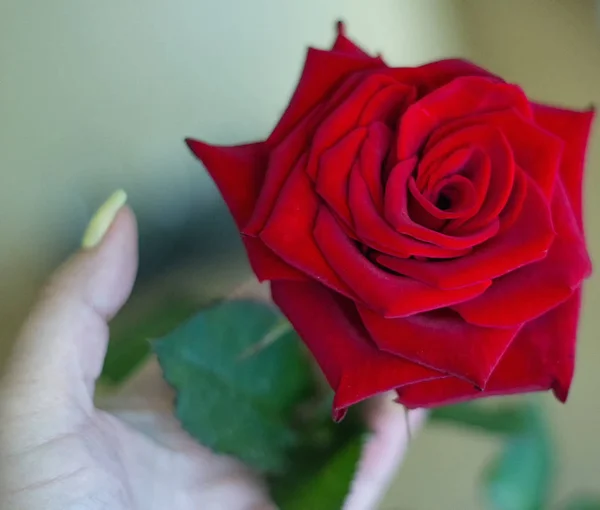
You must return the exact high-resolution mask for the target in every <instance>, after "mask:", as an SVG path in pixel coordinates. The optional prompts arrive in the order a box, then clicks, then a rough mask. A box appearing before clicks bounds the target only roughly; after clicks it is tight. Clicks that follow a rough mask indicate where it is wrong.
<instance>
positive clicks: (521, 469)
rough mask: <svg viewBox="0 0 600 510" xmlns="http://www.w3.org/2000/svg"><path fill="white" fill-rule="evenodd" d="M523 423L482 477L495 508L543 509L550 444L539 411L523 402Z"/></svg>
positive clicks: (550, 468) (547, 490)
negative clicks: (522, 426)
mask: <svg viewBox="0 0 600 510" xmlns="http://www.w3.org/2000/svg"><path fill="white" fill-rule="evenodd" d="M523 412H524V413H525V426H524V428H523V430H522V431H520V432H519V433H516V434H514V435H513V436H510V437H509V438H508V439H507V440H506V443H505V446H504V448H503V451H502V453H501V455H500V457H499V458H498V459H497V460H496V461H495V462H494V463H493V464H492V466H491V467H490V468H489V469H488V470H487V473H486V475H485V477H484V484H485V486H484V490H485V495H486V499H487V500H488V501H489V503H490V505H491V508H494V509H496V510H545V509H546V508H547V503H548V499H549V495H550V488H551V482H552V477H553V460H554V459H553V455H552V444H551V438H550V436H549V433H548V430H547V427H546V424H545V422H544V415H543V413H542V410H541V409H540V408H539V407H538V406H535V405H533V404H526V405H525V406H524V408H523Z"/></svg>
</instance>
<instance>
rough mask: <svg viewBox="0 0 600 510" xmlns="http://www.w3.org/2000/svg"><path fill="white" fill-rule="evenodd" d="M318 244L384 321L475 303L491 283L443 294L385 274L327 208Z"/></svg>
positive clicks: (321, 216) (319, 225) (319, 226)
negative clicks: (473, 299)
mask: <svg viewBox="0 0 600 510" xmlns="http://www.w3.org/2000/svg"><path fill="white" fill-rule="evenodd" d="M314 238H315V241H316V243H317V245H318V247H319V249H320V251H321V253H322V254H323V256H324V257H325V260H326V261H327V262H328V264H329V265H330V266H331V267H332V268H333V269H334V271H335V272H336V273H337V274H338V276H339V278H340V279H341V280H342V281H344V283H346V284H347V285H348V286H349V287H350V288H351V289H352V290H353V291H354V293H355V294H356V295H357V296H358V297H359V298H360V300H361V301H362V302H364V303H365V304H366V306H368V307H369V308H370V309H372V310H375V311H376V312H377V313H379V314H381V315H383V316H385V317H405V316H407V315H413V314H415V313H421V312H425V311H429V310H434V309H437V308H441V307H445V306H449V305H451V304H454V303H460V302H462V301H465V300H468V299H472V298H473V297H475V296H478V295H480V294H481V293H482V292H484V291H485V289H487V288H488V286H489V282H484V283H480V284H477V285H474V286H471V287H463V288H461V289H456V290H440V289H437V288H435V287H431V286H429V285H426V284H424V283H421V282H419V281H417V280H414V279H412V278H406V277H404V276H398V275H394V274H391V273H388V272H386V271H383V270H382V269H380V268H379V267H377V266H376V265H375V264H373V263H372V262H371V261H369V260H368V259H367V258H366V257H365V256H364V255H363V253H361V251H360V250H359V249H358V247H357V246H356V245H355V244H354V243H353V242H352V241H351V240H350V239H349V238H348V237H347V236H346V234H345V233H344V232H343V230H342V229H341V228H340V226H339V224H338V223H337V221H336V219H335V218H334V217H333V216H332V214H331V213H330V212H329V211H328V210H327V208H326V207H323V206H322V207H320V208H319V212H318V215H317V220H316V223H315V230H314Z"/></svg>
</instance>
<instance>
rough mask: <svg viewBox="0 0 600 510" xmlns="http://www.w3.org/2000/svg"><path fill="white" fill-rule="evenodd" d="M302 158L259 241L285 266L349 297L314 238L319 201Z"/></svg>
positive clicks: (350, 293)
mask: <svg viewBox="0 0 600 510" xmlns="http://www.w3.org/2000/svg"><path fill="white" fill-rule="evenodd" d="M305 162H306V157H304V158H302V159H301V160H300V161H299V162H298V165H297V166H296V168H295V170H294V171H293V172H292V174H291V175H290V178H289V179H288V180H287V182H286V183H285V186H284V187H283V189H282V190H281V194H280V195H279V197H278V200H277V203H276V204H275V207H274V208H273V212H272V213H271V216H270V217H269V219H268V220H267V222H266V224H265V227H264V228H263V230H262V231H261V233H260V234H259V237H260V239H261V240H262V241H263V242H264V243H265V245H267V247H269V248H270V249H271V250H273V251H274V252H275V254H276V255H278V256H279V257H280V258H281V259H283V260H284V261H285V262H286V263H288V264H289V265H291V266H293V267H294V268H296V269H299V270H300V271H301V272H303V273H306V274H307V275H309V276H310V277H312V278H315V279H316V280H318V281H320V282H322V283H324V284H326V285H328V286H330V287H331V288H332V289H334V290H336V291H337V292H340V293H341V294H344V295H346V296H349V297H355V295H354V293H353V292H352V291H351V290H350V288H349V287H348V286H347V285H346V284H345V283H344V282H343V281H342V280H341V279H340V278H339V277H338V276H337V274H336V273H335V272H334V271H333V269H332V268H331V267H330V266H329V264H328V263H327V261H326V260H325V258H324V257H323V255H322V254H321V251H320V250H319V248H318V246H317V245H316V243H315V241H314V238H313V233H312V230H313V225H314V222H315V219H316V216H317V211H318V207H319V198H318V197H317V194H316V193H315V191H314V189H313V188H312V183H311V181H310V179H309V178H308V176H307V175H306V173H305V172H304V163H305Z"/></svg>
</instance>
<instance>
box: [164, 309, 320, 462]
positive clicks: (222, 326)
mask: <svg viewBox="0 0 600 510" xmlns="http://www.w3.org/2000/svg"><path fill="white" fill-rule="evenodd" d="M153 348H154V351H155V352H156V354H157V355H158V360H159V362H160V364H161V366H162V369H163V372H164V376H165V379H166V380H167V381H168V382H169V383H170V384H171V385H172V386H173V387H174V388H175V390H176V391H177V405H176V414H177V416H178V418H179V420H180V421H181V423H182V426H183V427H184V429H185V430H187V431H188V432H189V433H190V434H191V435H192V436H194V437H195V438H196V439H197V440H198V441H199V442H200V443H202V444H203V445H205V446H208V447H209V448H212V449H213V450H214V451H216V452H219V453H225V454H231V455H235V456H236V457H238V458H239V459H241V460H242V461H244V462H246V463H247V464H249V465H250V466H252V467H254V468H255V469H258V470H260V471H263V472H271V473H273V472H282V471H283V470H285V469H286V467H288V460H289V458H288V453H289V451H290V449H291V448H292V447H293V446H294V445H296V444H297V442H298V440H299V435H298V433H297V432H296V431H295V430H294V429H293V427H292V419H293V413H294V410H295V408H296V407H297V405H298V404H299V403H300V402H301V401H302V400H303V399H304V398H305V397H306V396H307V395H308V393H309V392H310V389H311V386H312V384H311V382H312V380H311V379H312V372H311V370H310V366H309V361H308V359H307V357H305V355H304V352H303V351H302V349H301V342H300V341H299V340H298V339H297V336H296V334H295V333H294V331H293V330H292V328H291V326H289V325H287V323H286V322H284V321H282V319H281V317H280V316H279V315H278V314H277V313H276V312H275V311H274V310H273V309H272V308H271V307H270V306H267V305H264V304H260V303H256V302H252V301H230V302H226V303H222V304H220V305H217V306H214V307H212V308H210V309H208V310H205V311H203V312H201V313H199V314H197V315H196V316H195V317H194V318H193V319H191V320H190V321H188V322H187V323H185V324H184V325H182V326H181V327H179V328H177V329H176V330H175V331H173V332H172V333H170V334H168V335H167V336H166V337H164V338H162V339H161V340H158V341H156V342H154V343H153Z"/></svg>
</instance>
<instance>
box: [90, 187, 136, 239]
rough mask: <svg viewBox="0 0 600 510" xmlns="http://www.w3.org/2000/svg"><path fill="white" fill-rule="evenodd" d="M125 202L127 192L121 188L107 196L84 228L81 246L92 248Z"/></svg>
mask: <svg viewBox="0 0 600 510" xmlns="http://www.w3.org/2000/svg"><path fill="white" fill-rule="evenodd" d="M125 202H127V193H125V191H123V190H122V189H119V190H117V191H115V192H114V193H113V194H112V195H111V196H110V197H108V200H107V201H106V202H104V203H103V204H102V205H101V206H100V208H99V209H98V210H97V211H96V214H94V216H93V217H92V219H91V220H90V222H89V223H88V226H87V228H86V229H85V233H84V234H83V239H82V241H81V246H82V247H83V248H94V247H95V246H97V245H98V244H99V243H100V241H102V238H103V237H104V235H105V234H106V232H107V231H108V229H109V228H110V226H111V225H112V222H113V221H114V219H115V217H116V216H117V213H118V212H119V210H120V209H121V207H123V206H124V205H125Z"/></svg>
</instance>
